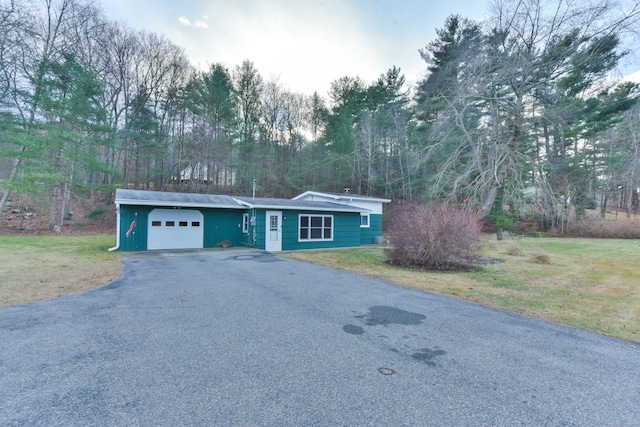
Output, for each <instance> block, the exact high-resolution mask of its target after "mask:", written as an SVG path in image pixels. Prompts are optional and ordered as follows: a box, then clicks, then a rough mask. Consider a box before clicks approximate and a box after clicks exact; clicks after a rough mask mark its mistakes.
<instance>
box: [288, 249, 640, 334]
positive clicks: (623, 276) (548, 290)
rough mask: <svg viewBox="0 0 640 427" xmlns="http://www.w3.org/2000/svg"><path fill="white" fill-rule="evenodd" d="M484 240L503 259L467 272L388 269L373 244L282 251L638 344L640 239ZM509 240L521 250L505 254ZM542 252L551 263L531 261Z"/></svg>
mask: <svg viewBox="0 0 640 427" xmlns="http://www.w3.org/2000/svg"><path fill="white" fill-rule="evenodd" d="M483 242H484V243H485V245H484V246H485V248H484V249H483V253H482V254H483V255H484V256H487V257H492V258H498V259H501V260H502V261H504V262H502V263H497V264H490V265H484V266H483V268H482V271H478V272H465V273H451V272H449V273H440V272H438V273H435V272H428V271H422V270H411V269H403V268H398V267H393V266H390V265H388V264H386V262H385V261H386V257H385V256H384V253H383V251H382V249H378V248H359V249H348V250H333V251H309V252H297V253H288V254H285V256H287V257H290V258H295V259H299V260H303V261H307V262H313V263H317V264H321V265H325V266H328V267H332V268H338V269H341V270H345V271H350V272H353V273H356V274H361V275H365V276H369V277H373V278H376V279H381V280H385V281H388V282H391V283H396V284H398V285H402V286H406V287H411V288H415V289H420V290H424V291H429V292H434V293H438V294H442V295H450V296H453V297H457V298H461V299H464V300H468V301H472V302H475V303H478V304H482V305H485V306H489V307H494V308H498V309H503V310H507V311H511V312H515V313H520V314H524V315H527V316H531V317H536V318H540V319H544V320H548V321H552V322H556V323H562V324H566V325H570V326H575V327H578V328H582V329H586V330H590V331H593V332H597V333H601V334H605V335H609V336H613V337H617V338H622V339H625V340H629V341H633V342H640V269H639V268H638V267H637V264H638V252H639V249H640V242H639V241H637V240H628V239H625V240H618V239H557V238H535V237H534V238H515V239H508V240H504V241H499V242H496V241H495V237H487V236H484V237H483ZM514 244H515V245H518V246H520V247H521V248H522V252H523V253H522V255H520V256H514V255H509V254H508V252H509V250H510V249H511V247H512V246H513V245H514ZM540 254H543V255H547V256H548V257H549V258H550V263H548V264H539V263H536V262H535V256H536V255H540Z"/></svg>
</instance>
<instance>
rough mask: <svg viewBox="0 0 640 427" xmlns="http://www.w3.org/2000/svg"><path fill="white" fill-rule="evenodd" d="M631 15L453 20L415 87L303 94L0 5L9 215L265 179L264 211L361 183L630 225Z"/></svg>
mask: <svg viewBox="0 0 640 427" xmlns="http://www.w3.org/2000/svg"><path fill="white" fill-rule="evenodd" d="M639 12H640V5H639V3H638V0H632V1H622V2H614V1H607V0H596V1H586V2H585V1H579V2H577V1H573V0H570V1H567V0H493V2H492V3H491V8H490V12H489V13H488V17H487V19H486V20H485V21H483V22H475V21H472V20H469V19H467V18H464V17H462V16H459V15H452V16H449V17H448V18H447V19H446V21H445V22H444V23H443V27H442V28H440V29H438V30H437V38H436V39H435V40H433V41H431V42H428V43H427V44H426V45H425V47H424V48H423V49H421V50H420V51H419V52H418V53H416V54H419V55H421V57H422V59H423V60H424V61H425V77H424V78H422V79H421V80H420V81H419V82H418V84H417V85H415V86H414V87H409V86H408V85H407V83H406V81H405V76H404V75H403V74H402V71H401V70H400V69H399V68H397V67H396V66H392V67H390V68H389V69H388V70H387V71H386V72H383V73H381V75H380V77H379V78H377V79H376V80H374V81H372V82H365V81H363V80H362V79H360V78H359V77H357V76H345V77H342V78H340V79H337V80H335V81H333V82H332V83H331V88H330V90H329V92H328V93H327V94H326V95H322V94H318V93H317V92H316V93H313V94H311V95H308V94H301V93H294V92H291V91H290V90H287V89H286V85H285V83H286V82H280V81H279V80H278V79H275V78H272V79H269V80H265V79H264V78H263V77H262V75H261V74H260V72H259V70H258V69H257V68H256V67H255V65H254V64H253V63H252V62H251V61H250V60H249V59H247V60H245V61H243V62H242V63H241V64H238V65H235V66H233V67H232V68H229V67H227V65H225V64H222V63H218V62H214V63H212V64H211V65H210V66H209V67H208V68H207V69H206V70H198V69H196V68H195V67H194V66H193V65H192V64H191V63H190V62H189V60H188V58H187V56H186V55H185V53H184V50H183V49H182V48H181V47H179V46H177V45H175V44H174V43H172V42H171V41H170V40H167V39H166V38H164V37H163V36H160V35H157V34H154V33H148V32H144V31H138V30H134V29H131V28H129V27H127V26H126V25H125V24H123V23H119V22H112V21H110V20H108V19H107V18H106V17H105V15H104V12H103V10H102V8H101V6H100V4H98V3H95V2H91V1H88V0H21V1H15V0H0V178H2V181H0V188H1V189H2V190H3V193H2V194H3V196H2V199H1V200H0V212H2V211H3V210H4V207H5V204H6V201H7V199H8V197H9V194H10V192H11V191H17V192H21V193H30V194H32V195H34V196H35V197H37V198H39V199H40V200H46V202H47V203H48V206H49V212H50V221H49V222H50V225H51V227H52V228H53V227H54V226H56V225H61V224H62V221H63V220H64V219H65V218H66V217H68V213H69V203H70V201H71V200H72V198H74V197H75V198H80V199H82V198H86V197H89V195H90V194H92V193H95V192H102V193H103V194H105V195H106V197H107V198H109V197H111V194H112V192H113V189H114V188H116V187H129V188H135V189H155V190H165V191H190V192H203V193H224V194H250V192H251V191H252V184H253V182H254V180H255V182H256V183H257V184H258V189H259V194H260V195H261V196H265V197H266V196H271V197H291V196H293V195H295V194H298V193H300V192H302V191H305V190H309V189H315V190H321V191H341V190H342V189H343V188H344V187H349V188H351V189H352V191H353V192H354V193H359V194H365V195H371V196H378V197H387V198H392V199H394V200H405V201H418V200H424V199H430V200H447V201H450V202H455V203H456V204H458V205H460V206H464V207H467V208H469V209H473V211H474V212H475V214H476V216H477V217H478V218H480V219H484V218H487V217H489V218H494V219H495V220H496V221H497V222H499V223H500V222H501V221H502V223H504V224H507V223H508V222H509V221H512V220H513V219H514V215H516V214H517V215H529V216H531V217H535V218H536V219H537V220H539V221H540V223H541V224H543V226H544V227H554V228H560V229H562V228H563V227H566V226H567V222H568V221H569V220H570V219H572V218H576V217H578V218H579V217H580V216H581V215H583V214H584V212H585V211H586V209H589V208H595V207H597V206H600V208H601V210H602V212H603V213H604V212H605V211H606V209H607V208H609V207H611V206H617V207H620V208H622V209H624V210H626V212H627V214H629V215H631V214H633V213H635V212H636V210H637V207H638V188H639V187H640V183H639V182H638V172H639V171H638V163H639V162H640V153H639V150H638V148H639V144H640V120H639V118H640V107H639V106H638V103H637V101H638V96H639V90H638V85H637V84H633V83H629V82H623V81H620V79H613V78H612V75H614V73H615V71H616V70H617V69H618V67H619V66H620V64H621V63H622V61H625V60H626V58H628V57H629V55H630V54H631V53H632V52H631V51H630V50H629V49H630V46H631V43H632V42H633V41H634V40H635V39H634V37H635V36H636V35H637V34H636V33H635V31H636V28H640V27H639V26H638V23H639V22H638V20H639V16H640V15H639ZM212 42H215V41H212ZM507 206H508V207H509V209H505V208H506V207H507Z"/></svg>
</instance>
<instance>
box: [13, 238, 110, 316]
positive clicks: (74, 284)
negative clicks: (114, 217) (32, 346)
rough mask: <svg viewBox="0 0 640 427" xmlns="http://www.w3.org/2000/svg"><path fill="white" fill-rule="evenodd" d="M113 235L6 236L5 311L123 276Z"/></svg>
mask: <svg viewBox="0 0 640 427" xmlns="http://www.w3.org/2000/svg"><path fill="white" fill-rule="evenodd" d="M113 240H114V237H113V236H104V235H101V236H3V237H1V238H0V258H2V261H3V262H2V263H1V264H0V306H8V305H17V304H24V303H27V302H32V301H39V300H44V299H49V298H56V297H60V296H63V295H67V294H70V293H76V292H81V291H85V290H89V289H93V288H96V287H99V286H102V285H106V284H108V283H111V282H113V281H114V280H116V279H118V278H119V277H120V274H121V272H122V262H121V254H120V253H112V252H108V251H107V249H108V248H109V247H110V246H113Z"/></svg>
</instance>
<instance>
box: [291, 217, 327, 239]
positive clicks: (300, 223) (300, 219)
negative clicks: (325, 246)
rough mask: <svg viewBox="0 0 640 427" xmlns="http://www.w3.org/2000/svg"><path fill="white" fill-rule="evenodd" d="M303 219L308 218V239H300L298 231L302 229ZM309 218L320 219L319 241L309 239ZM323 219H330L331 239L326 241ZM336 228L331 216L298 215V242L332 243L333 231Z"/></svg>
mask: <svg viewBox="0 0 640 427" xmlns="http://www.w3.org/2000/svg"><path fill="white" fill-rule="evenodd" d="M303 217H308V218H309V227H308V230H309V233H308V236H309V237H308V238H306V239H303V238H301V237H300V230H301V229H302V218H303ZM311 217H320V218H322V237H321V238H319V239H314V238H311ZM325 218H331V238H329V239H327V238H325V237H324V230H325V227H324V219H325ZM335 227H336V223H335V218H334V217H333V215H321V214H299V215H298V242H332V241H333V235H334V230H335Z"/></svg>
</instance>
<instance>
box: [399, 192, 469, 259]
mask: <svg viewBox="0 0 640 427" xmlns="http://www.w3.org/2000/svg"><path fill="white" fill-rule="evenodd" d="M389 228H390V231H391V248H390V249H388V250H387V251H386V254H387V258H388V259H389V262H390V263H392V264H396V265H403V266H410V267H420V268H432V269H442V268H445V267H446V268H449V267H455V266H459V265H461V264H463V263H464V262H466V261H468V260H470V259H471V258H472V257H473V256H474V255H475V254H477V252H478V250H479V248H480V245H479V237H480V224H479V223H478V222H477V221H476V220H475V218H474V217H473V216H472V215H471V214H470V213H468V212H467V211H465V210H462V209H459V208H456V207H451V206H449V205H436V204H434V203H424V204H411V205H404V206H401V207H399V208H397V209H396V211H395V212H394V215H393V217H392V218H391V223H390V227H389Z"/></svg>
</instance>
